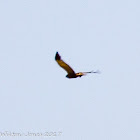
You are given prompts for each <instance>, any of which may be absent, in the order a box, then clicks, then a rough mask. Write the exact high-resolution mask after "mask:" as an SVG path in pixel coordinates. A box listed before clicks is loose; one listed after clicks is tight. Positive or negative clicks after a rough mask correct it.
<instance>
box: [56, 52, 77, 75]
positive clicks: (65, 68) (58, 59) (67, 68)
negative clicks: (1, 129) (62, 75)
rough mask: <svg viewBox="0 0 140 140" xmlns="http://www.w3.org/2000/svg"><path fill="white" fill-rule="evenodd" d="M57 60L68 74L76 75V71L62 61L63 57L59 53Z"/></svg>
mask: <svg viewBox="0 0 140 140" xmlns="http://www.w3.org/2000/svg"><path fill="white" fill-rule="evenodd" d="M55 60H56V62H57V63H58V65H59V66H60V67H62V68H63V69H64V70H65V71H67V73H68V74H75V72H74V70H73V69H72V68H71V67H70V66H69V65H68V64H66V63H65V62H64V61H63V60H62V59H61V56H60V55H59V53H58V52H56V55H55Z"/></svg>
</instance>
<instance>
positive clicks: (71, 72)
mask: <svg viewBox="0 0 140 140" xmlns="http://www.w3.org/2000/svg"><path fill="white" fill-rule="evenodd" d="M55 60H56V62H57V63H58V65H59V66H60V67H62V68H63V69H64V70H65V71H66V72H67V73H68V74H67V75H66V77H67V78H77V77H81V76H83V75H86V74H87V73H98V71H90V72H78V73H75V72H74V70H73V69H72V68H71V67H70V66H69V65H68V64H66V63H65V62H64V61H63V60H62V59H61V56H60V55H59V53H58V52H56V55H55Z"/></svg>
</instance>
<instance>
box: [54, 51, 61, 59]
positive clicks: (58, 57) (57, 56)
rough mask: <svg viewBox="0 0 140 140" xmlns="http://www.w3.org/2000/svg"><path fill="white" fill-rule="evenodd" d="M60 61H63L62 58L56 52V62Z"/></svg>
mask: <svg viewBox="0 0 140 140" xmlns="http://www.w3.org/2000/svg"><path fill="white" fill-rule="evenodd" d="M60 59H61V57H60V55H59V53H58V52H56V55H55V60H60Z"/></svg>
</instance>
